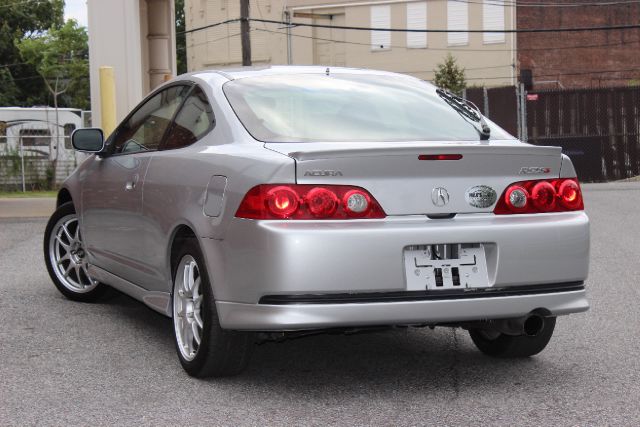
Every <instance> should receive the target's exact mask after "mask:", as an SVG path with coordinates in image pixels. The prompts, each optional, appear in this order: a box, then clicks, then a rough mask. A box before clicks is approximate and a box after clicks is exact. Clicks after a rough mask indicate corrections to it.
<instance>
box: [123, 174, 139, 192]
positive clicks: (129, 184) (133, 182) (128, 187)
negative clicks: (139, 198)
mask: <svg viewBox="0 0 640 427" xmlns="http://www.w3.org/2000/svg"><path fill="white" fill-rule="evenodd" d="M136 184H138V175H137V174H136V175H134V176H133V178H132V179H131V181H127V182H126V183H125V185H124V189H125V191H132V190H134V189H135V188H136Z"/></svg>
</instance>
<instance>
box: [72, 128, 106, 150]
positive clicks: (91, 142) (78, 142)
mask: <svg viewBox="0 0 640 427" xmlns="http://www.w3.org/2000/svg"><path fill="white" fill-rule="evenodd" d="M71 145H73V148H75V149H76V150H78V151H82V152H84V153H100V152H101V151H102V150H104V134H103V133H102V129H98V128H81V129H76V130H74V131H73V133H72V134H71Z"/></svg>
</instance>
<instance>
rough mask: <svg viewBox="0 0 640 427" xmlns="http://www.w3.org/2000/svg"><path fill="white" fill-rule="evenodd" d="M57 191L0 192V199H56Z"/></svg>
mask: <svg viewBox="0 0 640 427" xmlns="http://www.w3.org/2000/svg"><path fill="white" fill-rule="evenodd" d="M57 194H58V192H57V191H26V192H24V193H23V192H22V191H0V198H3V197H6V198H10V199H20V198H27V197H56V195H57Z"/></svg>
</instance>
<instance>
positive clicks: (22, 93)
mask: <svg viewBox="0 0 640 427" xmlns="http://www.w3.org/2000/svg"><path fill="white" fill-rule="evenodd" d="M63 14H64V0H32V1H16V0H0V58H1V59H0V106H8V105H10V106H23V107H28V106H32V105H37V104H46V103H47V89H46V87H45V85H44V82H43V81H42V79H40V78H39V76H38V73H37V72H36V69H35V67H34V66H33V65H32V64H25V63H24V62H25V61H23V60H22V59H21V57H20V52H19V51H18V48H17V47H16V45H15V43H14V41H15V40H16V39H22V38H24V37H30V36H32V35H35V34H38V33H41V32H43V31H46V30H47V29H49V28H51V27H59V26H61V25H62V24H63Z"/></svg>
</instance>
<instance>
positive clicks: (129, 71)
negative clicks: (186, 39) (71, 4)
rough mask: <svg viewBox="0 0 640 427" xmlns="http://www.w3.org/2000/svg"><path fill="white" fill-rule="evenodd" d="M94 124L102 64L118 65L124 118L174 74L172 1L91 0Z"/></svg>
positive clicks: (119, 98)
mask: <svg viewBox="0 0 640 427" xmlns="http://www.w3.org/2000/svg"><path fill="white" fill-rule="evenodd" d="M87 12H88V25H89V29H90V30H89V72H90V80H91V82H90V85H91V110H92V113H93V125H94V126H98V127H99V126H100V125H101V123H100V117H101V108H100V79H99V68H100V67H101V66H110V67H113V68H114V73H115V80H116V118H117V120H118V121H120V120H121V119H122V118H124V116H125V115H126V114H127V113H128V112H129V111H130V110H131V109H132V108H133V107H135V106H136V105H137V104H138V102H140V100H141V99H142V98H143V97H144V96H145V95H147V94H148V93H149V92H150V91H151V90H153V88H155V87H156V86H158V85H159V84H160V83H162V82H163V81H165V80H166V79H168V78H171V77H173V76H175V73H176V56H175V19H174V16H175V9H174V2H173V0H109V1H104V0H88V1H87Z"/></svg>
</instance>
